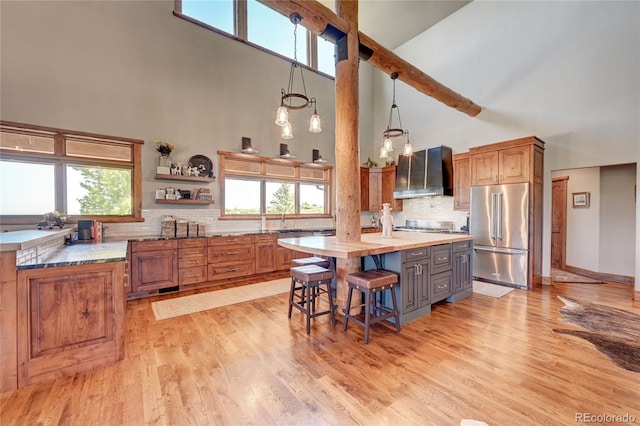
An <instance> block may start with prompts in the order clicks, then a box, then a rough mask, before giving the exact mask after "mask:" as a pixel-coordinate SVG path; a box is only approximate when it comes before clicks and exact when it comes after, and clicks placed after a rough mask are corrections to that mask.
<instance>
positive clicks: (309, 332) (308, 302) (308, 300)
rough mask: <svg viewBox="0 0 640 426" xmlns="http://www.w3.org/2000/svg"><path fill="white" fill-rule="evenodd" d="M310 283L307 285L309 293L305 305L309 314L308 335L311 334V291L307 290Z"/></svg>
mask: <svg viewBox="0 0 640 426" xmlns="http://www.w3.org/2000/svg"><path fill="white" fill-rule="evenodd" d="M308 284H309V283H305V285H304V286H305V289H306V291H307V300H306V302H305V304H304V307H305V309H306V313H307V334H311V289H310V288H306V287H307V285H308Z"/></svg>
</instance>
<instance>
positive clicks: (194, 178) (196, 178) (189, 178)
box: [155, 174, 216, 201]
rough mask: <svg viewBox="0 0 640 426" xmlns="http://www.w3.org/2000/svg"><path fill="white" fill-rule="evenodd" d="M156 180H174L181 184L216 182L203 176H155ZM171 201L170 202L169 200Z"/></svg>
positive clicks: (213, 178) (212, 178)
mask: <svg viewBox="0 0 640 426" xmlns="http://www.w3.org/2000/svg"><path fill="white" fill-rule="evenodd" d="M155 178H156V179H160V180H175V181H182V182H207V183H209V182H213V181H215V180H216V178H215V177H205V176H182V175H159V174H156V176H155ZM170 201H172V200H170ZM205 201H206V200H205Z"/></svg>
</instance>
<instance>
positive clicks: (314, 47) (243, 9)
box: [173, 0, 335, 80]
mask: <svg viewBox="0 0 640 426" xmlns="http://www.w3.org/2000/svg"><path fill="white" fill-rule="evenodd" d="M233 5H234V7H233V13H234V16H233V20H234V26H233V27H234V32H235V33H234V34H230V33H228V32H226V31H224V30H221V29H219V28H216V27H214V26H212V25H210V24H207V23H206V22H202V21H199V20H198V19H196V18H194V17H192V16H189V15H185V14H183V13H182V0H174V9H173V15H174V16H176V17H178V18H181V19H184V20H185V21H187V22H190V23H192V24H195V25H198V26H199V27H202V28H204V29H207V30H209V31H213V32H215V33H217V34H220V35H223V36H225V37H228V38H231V39H233V40H236V41H239V42H241V43H244V44H246V45H248V46H251V47H253V48H255V49H258V50H261V51H263V52H265V53H269V54H271V55H274V56H277V57H279V58H281V59H284V60H286V61H287V62H291V61H293V58H289V57H287V56H284V55H281V54H280V53H277V52H274V51H273V50H270V49H268V48H266V47H264V46H261V45H259V44H256V43H254V42H251V41H249V40H248V30H247V25H248V23H247V20H248V19H247V1H246V0H233ZM291 34H292V36H293V32H292V33H291ZM318 37H319V36H317V35H314V34H313V33H311V31H308V30H307V42H306V47H307V61H308V63H306V64H305V63H302V62H299V64H300V66H302V67H303V68H305V69H307V70H309V71H311V72H315V73H317V74H320V75H322V76H324V77H327V78H330V79H332V80H335V76H333V75H331V74H327V73H325V72H323V71H321V70H319V69H318V62H319V61H318Z"/></svg>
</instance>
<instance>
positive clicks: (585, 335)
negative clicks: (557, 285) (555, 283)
mask: <svg viewBox="0 0 640 426" xmlns="http://www.w3.org/2000/svg"><path fill="white" fill-rule="evenodd" d="M558 299H560V300H561V301H562V302H563V303H564V304H565V306H563V307H562V308H560V313H561V314H562V318H561V319H562V321H564V322H568V323H570V324H574V325H577V326H579V327H583V328H586V329H588V330H591V331H582V330H570V329H564V328H554V329H553V331H555V332H557V333H562V334H568V335H570V336H575V337H580V338H582V339H585V340H587V341H589V342H591V343H592V344H593V345H594V346H595V347H596V349H598V350H599V351H600V352H602V353H603V354H605V355H607V356H608V357H609V358H610V359H611V360H612V361H613V362H614V363H615V364H616V365H617V366H619V367H622V368H624V369H627V370H629V371H634V372H636V373H640V315H638V314H635V313H633V312H629V311H625V310H623V309H617V308H612V307H609V306H605V305H599V304H597V303H582V302H578V301H577V300H573V299H569V298H568V297H563V296H558Z"/></svg>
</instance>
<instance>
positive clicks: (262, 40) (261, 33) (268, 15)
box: [247, 0, 309, 64]
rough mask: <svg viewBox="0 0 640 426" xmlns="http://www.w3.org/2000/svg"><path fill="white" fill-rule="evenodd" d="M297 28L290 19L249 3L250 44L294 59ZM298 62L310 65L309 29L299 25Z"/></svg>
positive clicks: (263, 6) (259, 4) (265, 7)
mask: <svg viewBox="0 0 640 426" xmlns="http://www.w3.org/2000/svg"><path fill="white" fill-rule="evenodd" d="M294 28H295V26H294V25H293V24H292V23H291V21H290V20H289V18H288V17H286V16H283V15H281V14H279V13H278V12H276V11H275V10H273V9H270V8H268V7H267V6H265V5H263V4H261V3H258V2H257V1H256V0H249V1H248V2H247V31H248V34H247V38H248V40H249V41H250V42H252V43H255V44H257V45H260V46H262V47H265V48H267V49H269V50H271V51H273V52H276V53H279V54H281V55H283V56H286V57H288V58H291V59H293V56H294V52H293V31H294ZM297 34H298V36H297V43H296V45H297V51H298V62H300V63H301V64H309V62H308V60H307V29H306V28H304V27H303V26H301V25H298V29H297Z"/></svg>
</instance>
